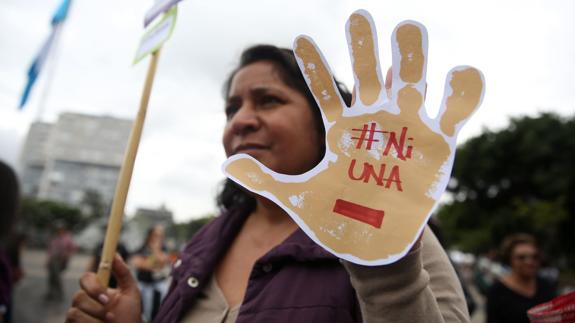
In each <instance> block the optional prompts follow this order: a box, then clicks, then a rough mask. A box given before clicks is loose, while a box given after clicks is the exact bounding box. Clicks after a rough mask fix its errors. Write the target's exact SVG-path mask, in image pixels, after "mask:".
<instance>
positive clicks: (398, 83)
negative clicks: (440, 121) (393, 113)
mask: <svg viewBox="0 0 575 323" xmlns="http://www.w3.org/2000/svg"><path fill="white" fill-rule="evenodd" d="M391 45H392V56H393V57H392V61H393V82H392V91H391V92H392V95H393V96H394V98H398V97H397V96H396V95H399V91H402V92H403V93H402V95H403V96H404V99H405V98H406V94H409V95H408V96H407V97H409V98H410V100H403V101H404V105H403V106H400V109H401V113H409V114H413V115H415V114H417V113H418V112H419V110H420V109H421V108H422V107H423V104H417V105H405V103H406V102H412V103H416V102H420V100H419V99H415V98H416V97H417V95H415V93H413V92H414V91H417V92H419V93H420V95H419V96H421V103H423V96H424V93H425V73H426V64H427V32H426V30H425V27H424V26H423V25H421V24H419V23H417V22H414V21H404V22H402V23H400V24H399V25H398V26H397V27H396V28H395V30H394V31H393V36H392V44H391ZM405 87H409V89H407V90H403V89H404V88H405ZM406 92H407V93H406Z"/></svg>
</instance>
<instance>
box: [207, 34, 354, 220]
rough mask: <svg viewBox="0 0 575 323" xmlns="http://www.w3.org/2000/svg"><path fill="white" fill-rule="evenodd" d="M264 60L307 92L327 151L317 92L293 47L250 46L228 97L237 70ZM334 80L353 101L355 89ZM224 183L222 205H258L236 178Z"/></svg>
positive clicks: (248, 209) (228, 83) (226, 88)
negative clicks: (304, 75) (302, 69)
mask: <svg viewBox="0 0 575 323" xmlns="http://www.w3.org/2000/svg"><path fill="white" fill-rule="evenodd" d="M261 61H268V62H271V63H272V64H273V66H274V69H275V72H277V73H278V76H279V78H280V79H281V80H282V82H284V84H285V85H287V86H289V87H290V88H292V89H294V90H296V91H298V92H299V93H301V94H303V96H304V97H305V98H306V100H307V102H308V104H309V106H310V107H311V109H312V114H313V118H314V124H315V128H316V130H317V131H318V132H319V133H320V138H322V140H321V142H322V146H321V149H322V150H323V151H325V146H324V145H323V143H324V142H325V140H323V138H325V129H324V127H323V120H322V117H321V111H320V109H319V107H318V105H317V103H316V101H315V98H314V96H313V94H312V93H311V91H310V90H309V88H308V86H307V83H306V81H305V79H304V77H303V75H302V74H301V71H300V69H299V67H298V65H297V61H296V58H295V55H294V53H293V51H292V50H291V49H287V48H280V47H276V46H273V45H255V46H252V47H248V48H246V49H245V50H244V51H243V52H242V55H241V56H240V61H239V63H238V66H237V67H236V68H235V69H234V70H233V71H232V72H231V73H230V74H229V76H228V78H227V79H226V81H225V82H224V86H223V96H224V98H227V96H228V93H229V91H230V86H231V83H232V80H233V78H234V76H235V75H236V73H237V72H238V71H239V70H240V69H242V68H244V67H246V66H248V65H250V64H253V63H256V62H261ZM334 81H335V84H336V86H337V88H338V90H339V93H340V95H341V97H342V99H343V101H344V102H345V103H346V104H347V105H348V106H349V105H350V104H351V93H350V92H349V91H348V90H347V88H346V87H345V85H344V84H343V83H341V82H339V81H338V80H337V79H335V78H334ZM322 153H323V152H322ZM222 186H223V187H222V189H221V190H220V193H219V194H218V197H217V200H216V202H217V205H218V207H219V208H220V209H222V210H227V209H230V208H231V207H232V206H233V207H236V208H239V209H240V210H242V211H245V212H251V211H252V210H253V209H254V208H255V205H256V202H255V199H254V198H253V197H252V196H250V195H249V194H247V193H246V192H245V190H244V189H243V188H241V187H240V186H239V185H237V184H236V183H234V182H233V181H232V180H230V179H226V180H225V181H224V184H223V185H222Z"/></svg>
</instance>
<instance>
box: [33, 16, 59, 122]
mask: <svg viewBox="0 0 575 323" xmlns="http://www.w3.org/2000/svg"><path fill="white" fill-rule="evenodd" d="M54 28H56V30H55V31H54V40H53V41H52V45H51V46H50V47H51V48H52V50H51V51H49V52H48V54H47V55H48V57H46V62H45V63H44V64H45V65H46V67H45V69H46V70H47V71H46V79H45V81H44V88H43V89H42V93H41V94H40V100H39V101H38V110H37V111H36V121H42V115H43V114H44V110H45V109H46V101H47V100H48V95H49V94H50V89H51V87H52V82H53V81H54V75H55V74H56V73H55V72H56V64H57V62H58V61H57V58H58V42H59V40H60V33H61V31H62V25H61V24H59V25H57V26H55V27H54Z"/></svg>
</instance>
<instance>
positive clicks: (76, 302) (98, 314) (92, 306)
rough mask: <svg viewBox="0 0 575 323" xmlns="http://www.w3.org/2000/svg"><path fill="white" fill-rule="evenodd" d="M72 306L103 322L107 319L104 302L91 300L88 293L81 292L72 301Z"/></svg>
mask: <svg viewBox="0 0 575 323" xmlns="http://www.w3.org/2000/svg"><path fill="white" fill-rule="evenodd" d="M72 306H73V307H75V308H77V309H79V310H80V311H82V312H84V313H86V314H88V315H89V316H91V317H94V318H97V319H100V320H103V319H105V318H106V307H105V306H104V305H103V304H102V302H101V301H100V300H99V301H96V300H95V299H93V298H91V297H90V296H89V295H88V294H86V292H84V291H79V292H77V293H76V295H74V297H73V299H72Z"/></svg>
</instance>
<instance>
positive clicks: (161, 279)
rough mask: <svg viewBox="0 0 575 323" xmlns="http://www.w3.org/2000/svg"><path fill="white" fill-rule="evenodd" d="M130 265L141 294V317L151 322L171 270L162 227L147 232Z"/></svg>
mask: <svg viewBox="0 0 575 323" xmlns="http://www.w3.org/2000/svg"><path fill="white" fill-rule="evenodd" d="M131 263H132V265H133V266H134V268H135V269H136V279H137V280H138V285H139V287H140V291H141V292H142V307H143V309H142V312H143V316H144V317H145V318H146V320H147V321H148V322H151V321H152V320H153V319H154V317H155V316H156V314H157V312H158V309H159V308H160V303H161V302H162V299H163V298H164V296H166V293H167V291H168V286H169V279H168V278H169V276H170V270H171V266H170V264H171V262H170V256H169V254H168V253H167V250H166V247H165V245H164V227H163V226H162V225H159V224H158V225H154V226H153V227H151V228H150V229H149V230H148V234H147V235H146V239H145V240H144V244H143V245H142V247H140V249H139V250H138V251H136V252H135V253H134V255H133V256H132V259H131Z"/></svg>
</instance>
